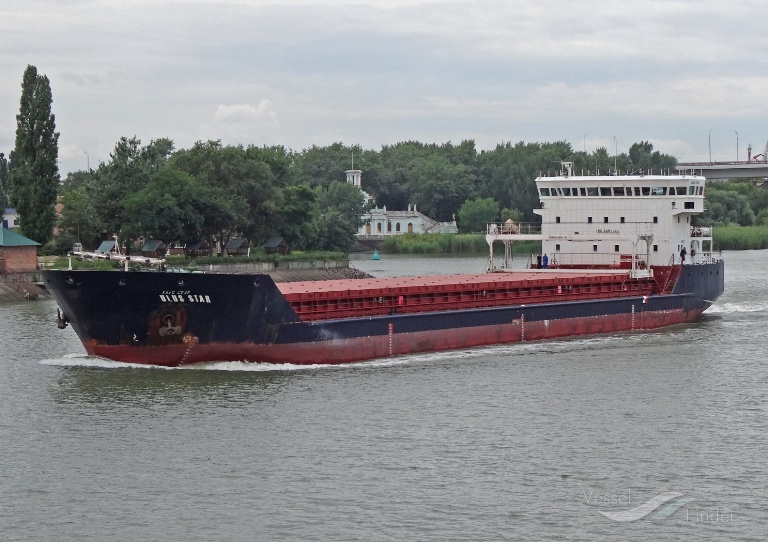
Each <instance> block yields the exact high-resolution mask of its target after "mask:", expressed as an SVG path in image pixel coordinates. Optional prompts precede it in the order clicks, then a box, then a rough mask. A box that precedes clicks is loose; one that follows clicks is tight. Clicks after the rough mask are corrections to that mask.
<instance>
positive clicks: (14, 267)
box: [0, 246, 37, 273]
mask: <svg viewBox="0 0 768 542" xmlns="http://www.w3.org/2000/svg"><path fill="white" fill-rule="evenodd" d="M0 260H4V261H5V272H6V273H13V272H17V271H35V270H36V269H37V247H36V246H29V247H0Z"/></svg>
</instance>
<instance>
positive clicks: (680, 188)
mask: <svg viewBox="0 0 768 542" xmlns="http://www.w3.org/2000/svg"><path fill="white" fill-rule="evenodd" d="M676 192H677V195H678V196H685V187H684V186H678V187H677V188H676Z"/></svg>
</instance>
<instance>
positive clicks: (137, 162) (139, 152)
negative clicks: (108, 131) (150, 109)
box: [85, 137, 173, 238]
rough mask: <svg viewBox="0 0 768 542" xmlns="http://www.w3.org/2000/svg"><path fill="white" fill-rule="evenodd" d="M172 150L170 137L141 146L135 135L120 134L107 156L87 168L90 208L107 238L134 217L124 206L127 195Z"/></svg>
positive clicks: (141, 185)
mask: <svg viewBox="0 0 768 542" xmlns="http://www.w3.org/2000/svg"><path fill="white" fill-rule="evenodd" d="M172 152H173V142H172V141H171V140H170V139H164V138H161V139H158V140H154V141H151V142H150V143H149V145H147V146H144V147H143V146H142V145H141V140H140V139H138V138H135V137H133V138H127V137H121V138H120V139H119V140H118V142H117V143H116V144H115V148H114V150H113V151H112V153H111V154H110V160H109V162H108V163H106V164H101V165H100V166H99V167H98V169H96V170H93V171H92V172H90V177H89V178H88V179H86V181H85V184H86V185H87V186H88V187H89V190H90V193H91V194H92V195H93V198H94V202H93V208H94V209H96V211H97V213H98V218H99V221H100V223H101V224H102V228H103V230H102V234H103V236H105V237H106V238H109V237H111V236H112V235H113V234H115V233H119V232H120V231H121V230H122V228H123V226H124V225H125V224H129V223H131V222H132V221H133V217H131V216H130V214H129V213H126V210H125V201H126V198H128V197H129V196H131V195H132V194H136V193H137V192H139V191H140V190H142V189H143V188H144V187H145V186H146V185H147V184H148V183H149V182H150V180H151V179H152V176H153V175H154V174H155V173H157V172H158V171H160V169H162V168H163V167H164V166H165V164H166V163H167V161H168V158H169V156H170V155H171V153H172Z"/></svg>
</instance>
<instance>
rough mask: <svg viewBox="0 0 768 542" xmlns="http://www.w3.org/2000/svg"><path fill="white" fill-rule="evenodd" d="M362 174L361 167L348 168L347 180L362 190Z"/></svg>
mask: <svg viewBox="0 0 768 542" xmlns="http://www.w3.org/2000/svg"><path fill="white" fill-rule="evenodd" d="M362 175H363V170H361V169H348V170H347V182H348V183H349V184H352V185H355V186H356V187H358V188H359V189H360V190H362V189H363V187H362V185H361V183H362Z"/></svg>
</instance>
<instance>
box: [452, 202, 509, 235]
mask: <svg viewBox="0 0 768 542" xmlns="http://www.w3.org/2000/svg"><path fill="white" fill-rule="evenodd" d="M498 219H499V204H498V203H496V202H495V201H494V200H493V198H475V199H473V200H467V201H465V202H464V204H463V205H462V206H461V208H460V209H459V231H461V233H477V232H483V233H484V232H485V227H486V225H487V224H488V223H489V222H496V221H497V220H498Z"/></svg>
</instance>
